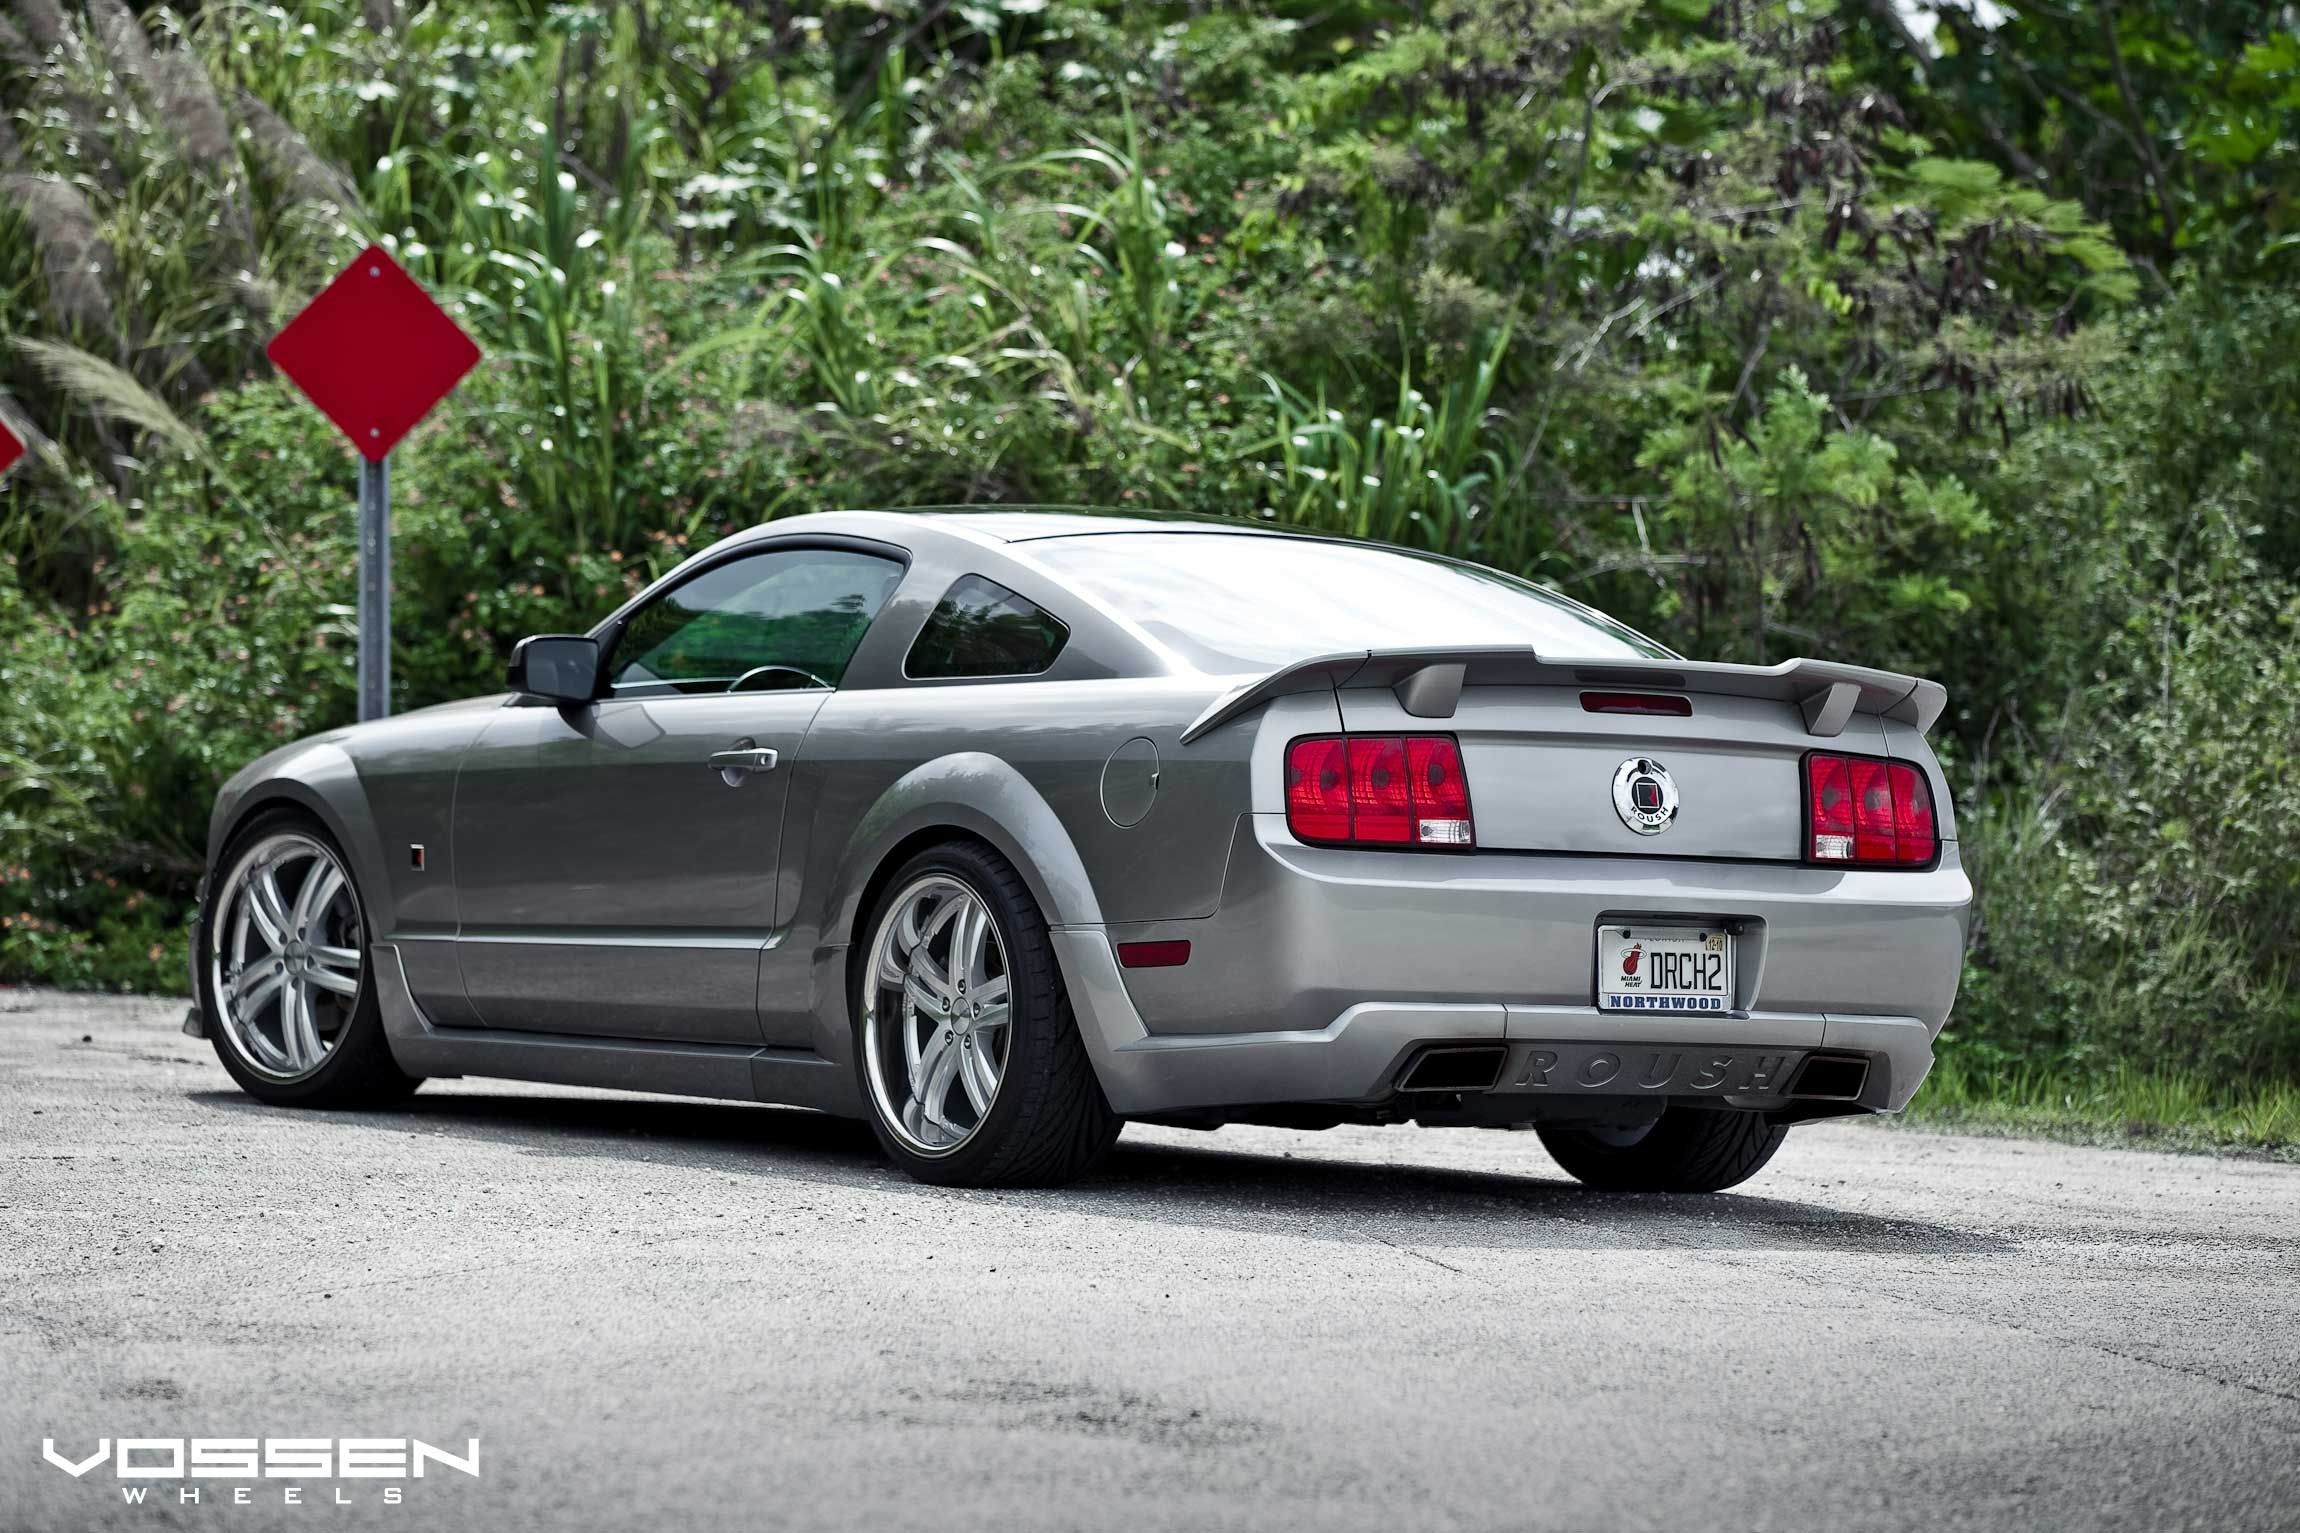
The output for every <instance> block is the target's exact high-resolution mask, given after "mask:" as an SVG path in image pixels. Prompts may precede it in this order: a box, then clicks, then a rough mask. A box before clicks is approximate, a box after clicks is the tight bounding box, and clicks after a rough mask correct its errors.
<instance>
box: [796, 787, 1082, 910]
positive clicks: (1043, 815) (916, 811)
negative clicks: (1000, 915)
mask: <svg viewBox="0 0 2300 1533" xmlns="http://www.w3.org/2000/svg"><path fill="white" fill-rule="evenodd" d="M943 828H947V829H950V830H953V831H957V832H959V833H962V834H965V835H969V836H973V837H976V838H977V839H979V840H982V841H985V842H988V843H989V844H990V845H991V846H992V847H994V848H995V849H996V850H997V852H998V854H999V855H1000V856H1002V857H1004V858H1005V859H1006V860H1007V861H1008V862H1010V863H1012V864H1013V865H1014V869H1015V871H1016V872H1018V873H1020V874H1021V875H1022V881H1023V882H1024V883H1025V884H1027V885H1029V887H1030V895H1031V898H1032V899H1034V900H1036V901H1037V902H1038V908H1039V910H1040V911H1042V912H1043V913H1044V914H1045V916H1046V924H1047V925H1048V926H1052V927H1066V926H1100V925H1101V924H1102V907H1101V904H1100V903H1099V902H1098V901H1097V900H1096V899H1095V897H1094V886H1093V884H1092V882H1091V881H1090V880H1089V879H1088V878H1087V876H1086V864H1085V862H1084V861H1083V860H1082V859H1081V858H1080V857H1079V855H1078V848H1077V847H1076V846H1075V845H1074V844H1073V843H1072V842H1071V839H1070V833H1069V832H1068V831H1066V830H1064V829H1063V827H1062V820H1061V817H1060V816H1058V815H1057V814H1055V812H1054V809H1053V806H1051V805H1050V804H1048V803H1047V802H1046V799H1045V797H1044V796H1043V795H1041V794H1040V793H1039V791H1038V790H1037V789H1036V788H1034V787H1032V786H1031V784H1030V781H1029V779H1027V778H1025V777H1024V776H1023V775H1022V774H1021V773H1020V772H1018V771H1016V770H1015V769H1014V768H1013V766H1011V765H1010V764H1008V763H1007V762H1005V761H1002V760H1000V759H999V758H998V757H996V756H993V755H990V754H989V753H987V752H984V751H959V752H954V753H953V754H951V755H947V756H938V757H936V758H935V759H934V760H932V761H929V762H926V763H924V764H923V765H921V766H917V767H914V768H912V769H911V770H910V771H909V772H907V773H905V774H904V775H903V776H902V777H901V778H900V779H898V780H897V781H896V782H895V783H894V785H893V786H891V787H889V788H888V789H887V790H886V792H885V793H883V794H881V795H880V796H879V800H878V802H877V803H875V804H873V805H872V806H871V807H870V809H869V811H868V812H866V813H865V814H864V815H863V816H862V818H861V819H860V820H859V821H857V822H856V825H855V829H854V833H853V834H852V835H851V836H849V837H848V838H847V844H846V848H845V850H844V851H843V852H842V853H841V854H840V857H839V873H838V882H837V885H836V893H835V894H834V895H833V896H832V900H831V904H830V919H829V921H828V922H827V923H825V926H826V930H827V931H828V932H829V934H830V935H829V937H828V938H827V939H826V940H828V941H829V942H831V943H833V944H838V945H845V944H850V943H854V942H857V941H860V940H861V935H862V934H861V932H860V930H859V927H860V925H861V922H862V920H863V918H864V915H865V914H866V912H865V911H863V909H862V908H861V906H862V898H863V894H864V892H865V891H866V890H867V889H868V888H869V887H870V884H871V880H872V878H873V877H874V875H876V874H877V872H878V871H879V869H880V868H881V866H882V865H883V864H884V863H885V862H886V860H887V858H888V856H889V855H890V854H891V853H892V852H893V851H894V850H895V849H896V848H897V847H899V846H901V845H902V844H903V843H904V842H905V841H908V840H910V839H912V838H913V837H915V836H918V835H920V834H922V833H924V832H928V831H932V830H936V829H943Z"/></svg>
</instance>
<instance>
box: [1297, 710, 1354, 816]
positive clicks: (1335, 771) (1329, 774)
mask: <svg viewBox="0 0 2300 1533" xmlns="http://www.w3.org/2000/svg"><path fill="white" fill-rule="evenodd" d="M1286 824H1287V825H1288V826H1290V827H1292V829H1293V832H1294V834H1295V835H1297V836H1299V837H1301V839H1303V840H1304V841H1347V840H1349V839H1350V762H1349V751H1348V742H1347V741H1345V740H1343V739H1342V737H1341V736H1340V735H1327V736H1324V737H1323V738H1320V739H1314V740H1296V741H1295V742H1294V743H1293V744H1292V745H1289V746H1287V747H1286Z"/></svg>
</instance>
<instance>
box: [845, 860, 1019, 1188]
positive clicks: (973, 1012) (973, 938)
mask: <svg viewBox="0 0 2300 1533" xmlns="http://www.w3.org/2000/svg"><path fill="white" fill-rule="evenodd" d="M866 973H867V976H868V977H867V979H866V981H865V984H864V987H863V1030H862V1034H863V1036H862V1042H863V1058H864V1067H865V1071H866V1073H867V1074H868V1076H869V1079H870V1089H871V1094H872V1096H873V1097H874V1098H875V1099H876V1105H877V1107H878V1111H879V1117H880V1119H881V1121H883V1122H884V1123H885V1124H886V1126H887V1128H888V1129H889V1130H890V1131H892V1132H893V1133H894V1134H895V1135H896V1136H897V1137H898V1138H899V1139H901V1141H902V1142H903V1144H904V1145H905V1146H906V1147H907V1148H909V1149H910V1150H912V1151H913V1152H915V1153H917V1154H919V1155H925V1156H942V1155H948V1154H949V1153H950V1152H952V1151H953V1150H956V1149H957V1148H958V1147H959V1146H961V1145H963V1144H965V1143H966V1142H967V1141H968V1140H969V1139H971V1138H973V1137H974V1134H975V1131H976V1130H977V1129H979V1128H981V1127H982V1123H983V1120H984V1119H985V1118H986V1117H988V1116H989V1114H990V1108H991V1104H992V1103H993V1102H994V1101H996V1100H997V1098H998V1084H999V1082H1000V1081H1001V1080H1002V1079H1004V1077H1005V1074H1006V1065H1007V1060H1008V1057H1009V1055H1010V1054H1011V1052H1012V1047H1013V1036H1014V1028H1013V1024H1012V1012H1011V1009H1010V1008H1011V1004H1012V985H1011V981H1010V979H1009V975H1008V971H1007V962H1006V946H1005V944H1004V943H1003V942H1002V941H1001V940H1000V938H999V935H998V922H997V921H996V920H995V919H994V918H993V917H992V915H991V912H990V907H989V905H987V904H985V903H984V901H983V899H982V896H981V895H979V894H977V893H975V892H974V890H972V889H971V888H969V887H967V885H966V884H965V883H963V882H961V881H960V880H958V879H956V878H953V877H951V876H949V875H948V874H943V873H931V874H928V875H927V876H926V877H924V878H920V879H918V880H916V881H915V882H913V883H911V884H909V885H908V886H906V887H905V888H904V889H903V891H902V892H901V893H900V894H898V895H897V896H896V897H895V899H894V901H893V903H892V904H890V905H889V906H888V907H887V913H886V916H885V918H884V919H883V920H881V921H880V922H879V924H878V932H877V934H876V936H875V937H873V939H872V941H871V949H870V967H869V969H868V970H867V971H866Z"/></svg>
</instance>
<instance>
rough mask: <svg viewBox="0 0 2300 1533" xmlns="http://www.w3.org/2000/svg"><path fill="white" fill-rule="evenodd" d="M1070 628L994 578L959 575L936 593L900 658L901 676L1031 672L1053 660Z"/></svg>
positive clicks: (922, 677)
mask: <svg viewBox="0 0 2300 1533" xmlns="http://www.w3.org/2000/svg"><path fill="white" fill-rule="evenodd" d="M1069 638H1070V629H1069V628H1068V627H1067V626H1065V625H1064V623H1063V621H1062V620H1061V619H1060V618H1058V617H1056V616H1054V614H1052V613H1051V612H1048V611H1046V610H1045V609H1044V608H1042V607H1040V606H1038V605H1037V604H1036V603H1034V602H1030V601H1026V600H1024V599H1023V598H1022V597H1019V596H1017V595H1015V594H1014V593H1013V592H1012V591H1009V590H1008V589H1007V588H1006V587H1004V586H1002V585H1000V584H999V583H998V582H996V581H995V580H985V579H983V578H982V577H981V576H980V575H961V576H960V577H959V578H958V579H957V580H956V581H954V582H953V583H952V585H951V588H950V589H949V590H947V591H945V592H943V594H942V601H941V602H940V603H939V604H938V605H937V606H936V607H935V609H934V616H932V617H930V618H928V619H927V620H926V626H925V627H924V628H921V629H920V630H919V631H918V639H917V642H915V643H913V644H912V645H911V647H910V658H909V659H908V660H906V661H905V662H903V672H904V674H905V675H908V676H913V677H917V678H918V679H920V680H928V679H932V678H937V677H945V676H1036V675H1038V674H1039V673H1040V672H1042V671H1044V670H1046V669H1047V667H1049V666H1051V665H1053V664H1054V658H1055V656H1057V655H1059V654H1061V653H1062V646H1063V644H1064V643H1065V642H1066V641H1067V640H1068V639H1069Z"/></svg>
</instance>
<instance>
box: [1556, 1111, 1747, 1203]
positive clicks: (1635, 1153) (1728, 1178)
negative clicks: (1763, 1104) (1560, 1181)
mask: <svg viewBox="0 0 2300 1533" xmlns="http://www.w3.org/2000/svg"><path fill="white" fill-rule="evenodd" d="M1537 1132H1538V1133H1539V1134H1540V1135H1541V1145H1542V1148H1543V1149H1545V1150H1547V1151H1549V1154H1550V1158H1551V1159H1552V1160H1554V1161H1556V1162H1557V1163H1558V1164H1559V1165H1560V1166H1563V1167H1564V1168H1565V1170H1566V1172H1567V1173H1568V1174H1569V1175H1571V1176H1572V1177H1573V1179H1574V1180H1575V1181H1577V1182H1581V1183H1584V1184H1586V1185H1588V1186H1591V1187H1595V1188H1598V1189H1600V1190H1602V1191H1605V1192H1722V1191H1724V1190H1725V1189H1726V1188H1728V1187H1738V1186H1739V1185H1740V1184H1741V1183H1743V1182H1745V1181H1747V1180H1749V1178H1751V1177H1753V1176H1755V1175H1756V1174H1757V1173H1758V1172H1759V1171H1762V1170H1763V1169H1765V1162H1767V1161H1769V1160H1771V1159H1772V1158H1773V1152H1774V1151H1775V1150H1778V1149H1779V1148H1781V1141H1782V1140H1783V1139H1785V1138H1787V1137H1788V1133H1789V1129H1788V1126H1787V1125H1786V1124H1781V1123H1775V1122H1774V1121H1773V1120H1772V1119H1770V1118H1768V1117H1766V1116H1765V1115H1764V1114H1763V1113H1756V1112H1735V1111H1729V1110H1720V1109H1715V1108H1699V1107H1670V1108H1667V1109H1665V1110H1664V1111H1663V1112H1662V1114H1661V1116H1660V1117H1659V1118H1657V1119H1655V1120H1654V1121H1653V1122H1652V1123H1651V1124H1649V1125H1647V1126H1646V1127H1645V1128H1644V1130H1643V1131H1642V1132H1626V1133H1625V1132H1622V1131H1618V1130H1607V1129H1591V1128H1574V1127H1570V1126H1566V1125H1559V1126H1558V1127H1555V1128H1549V1127H1543V1128H1539V1129H1538V1130H1537Z"/></svg>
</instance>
